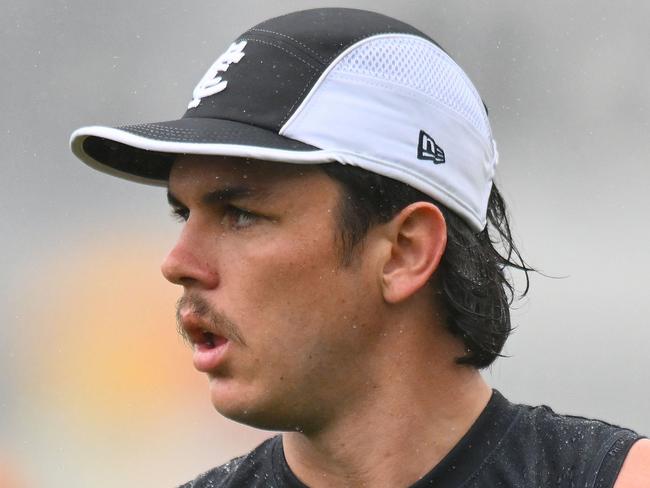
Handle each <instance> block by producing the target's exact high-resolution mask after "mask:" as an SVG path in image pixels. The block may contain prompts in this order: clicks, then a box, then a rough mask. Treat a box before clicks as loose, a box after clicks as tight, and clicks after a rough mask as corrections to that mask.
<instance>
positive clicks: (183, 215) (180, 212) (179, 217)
mask: <svg viewBox="0 0 650 488" xmlns="http://www.w3.org/2000/svg"><path fill="white" fill-rule="evenodd" d="M172 217H174V219H175V220H176V221H178V222H181V223H182V222H187V219H189V218H190V211H189V210H188V209H186V208H180V207H178V208H172Z"/></svg>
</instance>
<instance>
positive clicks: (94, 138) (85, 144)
mask: <svg viewBox="0 0 650 488" xmlns="http://www.w3.org/2000/svg"><path fill="white" fill-rule="evenodd" d="M70 147H71V148H72V152H73V153H74V154H75V156H77V157H78V158H79V159H81V160H82V161H83V162H84V163H86V164H88V165H89V166H91V167H93V168H95V169H97V170H99V171H102V172H104V173H108V174H111V175H114V176H118V177H120V178H125V179H128V180H132V181H137V182H139V183H146V184H150V185H165V184H166V181H167V178H168V176H169V170H170V168H171V165H172V164H173V162H174V159H175V157H176V155H178V154H201V155H213V156H232V157H242V158H252V159H262V160H268V161H278V162H287V163H299V164H300V163H302V164H317V163H323V162H327V161H332V160H333V158H332V155H331V154H329V152H328V151H323V150H321V149H319V148H317V147H314V146H311V145H309V144H304V143H302V142H300V141H296V140H294V139H289V138H287V137H283V136H281V135H278V134H277V133H275V132H273V131H270V130H267V129H262V128H260V127H256V126H252V125H248V124H243V123H241V122H234V121H230V120H220V119H207V118H183V119H179V120H172V121H167V122H157V123H151V124H139V125H128V126H123V127H116V128H113V127H102V126H90V127H82V128H80V129H77V130H76V131H74V132H73V133H72V136H71V137H70Z"/></svg>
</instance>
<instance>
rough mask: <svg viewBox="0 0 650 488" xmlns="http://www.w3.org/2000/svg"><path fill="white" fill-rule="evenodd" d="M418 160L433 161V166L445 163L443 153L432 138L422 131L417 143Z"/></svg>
mask: <svg viewBox="0 0 650 488" xmlns="http://www.w3.org/2000/svg"><path fill="white" fill-rule="evenodd" d="M418 159H424V160H426V161H433V162H434V164H442V163H444V162H445V151H443V150H442V148H441V147H440V146H439V145H438V144H436V141H434V140H433V137H431V136H430V135H429V134H427V133H426V132H424V131H423V130H421V131H420V140H419V142H418Z"/></svg>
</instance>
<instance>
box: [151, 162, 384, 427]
mask: <svg viewBox="0 0 650 488" xmlns="http://www.w3.org/2000/svg"><path fill="white" fill-rule="evenodd" d="M169 195H170V203H171V205H172V207H173V208H174V210H175V213H177V214H178V215H179V216H180V217H181V219H182V220H183V221H184V224H183V229H182V232H181V234H180V237H179V239H178V242H177V244H176V246H175V247H174V248H173V249H172V250H171V252H170V253H169V255H168V256H167V258H166V259H165V261H164V262H163V265H162V271H163V274H164V275H165V277H166V278H167V279H168V280H169V281H171V282H173V283H176V284H180V285H182V286H183V288H184V296H183V299H181V301H180V303H179V310H178V316H179V322H180V326H181V327H182V331H183V334H184V335H185V336H186V338H188V339H189V340H190V341H191V342H192V343H193V349H194V356H193V359H194V365H195V367H196V368H197V369H198V370H200V371H203V372H205V373H207V375H208V378H209V381H210V394H211V399H212V403H213V404H214V406H215V407H216V409H217V410H219V411H220V412H221V413H222V414H223V415H225V416H227V417H229V418H232V419H234V420H237V421H240V422H244V423H248V424H251V425H255V426H258V427H262V428H268V429H282V430H290V429H295V428H310V427H313V426H315V425H316V424H317V423H318V422H321V421H324V419H326V418H327V417H328V416H331V415H332V413H333V411H332V409H337V408H338V409H340V408H345V405H346V403H348V402H353V397H354V396H355V395H357V394H359V392H360V390H361V389H363V384H365V383H366V382H367V377H365V376H364V367H365V365H366V364H368V361H367V359H368V358H372V355H371V352H372V344H373V336H374V333H373V330H374V327H373V324H374V323H375V322H376V321H377V320H378V319H379V317H380V314H381V304H382V300H381V293H380V287H379V284H378V280H377V278H376V273H375V271H374V268H376V266H373V263H372V260H371V259H366V257H365V255H366V254H367V250H365V249H363V250H362V251H361V252H360V255H359V259H358V260H357V261H355V263H354V264H353V265H350V266H342V265H341V256H340V251H339V245H338V243H337V239H336V236H337V235H338V227H337V223H336V216H337V209H338V205H339V198H340V188H339V186H338V184H337V183H335V182H334V181H333V180H331V179H330V178H329V177H327V176H326V175H325V174H324V173H323V172H322V171H320V170H319V169H318V168H317V167H314V166H300V165H291V164H279V163H267V162H260V161H247V160H243V159H234V158H218V157H198V156H183V157H181V158H179V160H178V161H177V162H176V163H175V164H174V166H173V169H172V171H171V175H170V179H169Z"/></svg>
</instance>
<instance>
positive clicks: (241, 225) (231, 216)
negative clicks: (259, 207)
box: [222, 205, 260, 229]
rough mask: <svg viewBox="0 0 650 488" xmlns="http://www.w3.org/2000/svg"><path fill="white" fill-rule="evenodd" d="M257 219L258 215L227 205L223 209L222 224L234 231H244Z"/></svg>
mask: <svg viewBox="0 0 650 488" xmlns="http://www.w3.org/2000/svg"><path fill="white" fill-rule="evenodd" d="M259 219H260V216H259V215H255V214H254V213H251V212H248V211H246V210H243V209H241V208H238V207H234V206H232V205H228V206H227V207H226V209H225V212H224V216H223V220H222V223H223V224H224V225H228V226H230V227H233V228H235V229H245V228H246V227H250V226H251V225H253V224H254V223H255V222H257V220H259Z"/></svg>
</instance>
